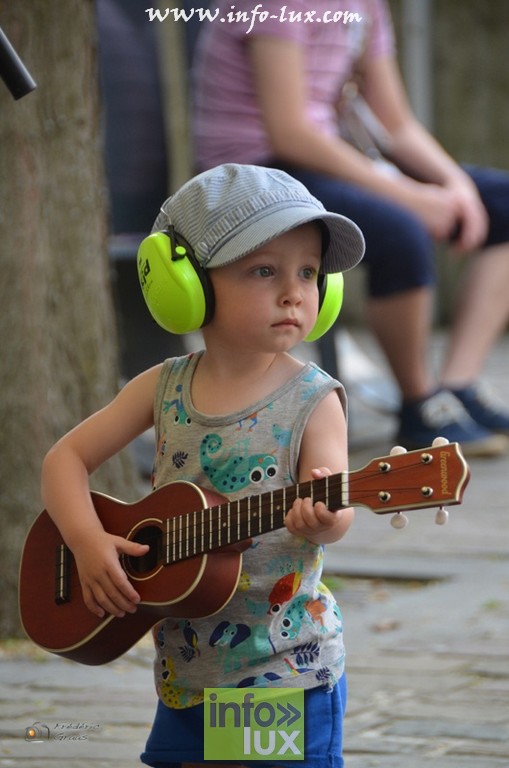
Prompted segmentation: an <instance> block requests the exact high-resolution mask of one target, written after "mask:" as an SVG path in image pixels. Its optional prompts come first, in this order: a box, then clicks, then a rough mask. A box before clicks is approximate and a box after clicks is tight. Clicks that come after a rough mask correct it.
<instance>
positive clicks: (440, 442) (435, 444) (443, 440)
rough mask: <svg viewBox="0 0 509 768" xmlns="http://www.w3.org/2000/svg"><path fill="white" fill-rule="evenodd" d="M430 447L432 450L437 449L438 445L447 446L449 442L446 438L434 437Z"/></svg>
mask: <svg viewBox="0 0 509 768" xmlns="http://www.w3.org/2000/svg"><path fill="white" fill-rule="evenodd" d="M431 445H432V446H433V448H438V447H439V446H440V445H449V440H448V439H447V438H446V437H435V439H434V440H433V442H432V443H431Z"/></svg>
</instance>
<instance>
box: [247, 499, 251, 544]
mask: <svg viewBox="0 0 509 768" xmlns="http://www.w3.org/2000/svg"><path fill="white" fill-rule="evenodd" d="M247 538H248V539H250V538H251V496H248V499H247Z"/></svg>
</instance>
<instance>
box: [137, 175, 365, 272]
mask: <svg viewBox="0 0 509 768" xmlns="http://www.w3.org/2000/svg"><path fill="white" fill-rule="evenodd" d="M316 220H319V221H321V222H323V224H324V225H325V227H326V230H327V232H328V242H324V252H323V258H322V271H323V272H326V273H332V272H344V271H345V270H347V269H351V268H352V267H354V266H355V265H356V264H358V263H359V261H360V260H361V259H362V257H363V255H364V250H365V243H364V237H363V235H362V232H361V230H360V229H359V227H358V226H357V225H356V224H354V222H353V221H351V219H348V218H347V217H346V216H341V215H340V214H339V213H330V212H329V211H327V210H326V209H325V208H324V206H323V205H322V203H321V202H320V201H319V200H317V199H316V198H315V197H313V195H311V194H310V193H309V192H308V190H307V189H306V187H305V186H304V185H303V184H301V183H300V182H299V181H297V180H296V179H294V178H292V177H291V176H290V175H289V174H287V173H285V172H284V171H280V170H277V169H274V168H266V167H263V166H255V165H239V164H235V163H227V164H225V165H219V166H217V167H215V168H212V169H211V170H208V171H205V172H204V173H200V174H199V175H198V176H195V177H194V178H192V179H191V180H190V181H188V182H186V183H185V184H184V185H183V186H182V187H181V188H180V189H179V190H178V191H177V192H176V193H175V194H174V195H172V197H170V198H168V200H166V201H165V202H164V203H163V205H162V206H161V211H160V213H159V215H158V217H157V218H156V220H155V222H154V226H153V228H152V231H153V232H157V231H162V230H164V229H166V228H167V227H168V225H171V226H173V227H174V229H175V231H176V232H178V233H179V234H180V235H181V236H182V237H183V238H184V239H185V240H186V241H187V242H188V244H189V245H190V246H191V247H192V248H193V251H194V255H195V257H196V259H197V260H198V262H199V263H200V264H201V266H202V267H204V268H205V269H212V268H213V267H221V266H224V265H226V264H230V263H231V262H233V261H237V259H240V258H242V257H243V256H247V254H249V253H251V252H252V251H254V250H256V249H257V248H260V247H261V246H262V245H264V244H265V243H267V242H269V241H270V240H272V239H273V238H275V237H278V236H279V235H282V234H284V233H285V232H288V231H289V230H290V229H293V228H294V227H298V226H300V225H301V224H306V223H307V222H310V221H316ZM325 240H327V238H325Z"/></svg>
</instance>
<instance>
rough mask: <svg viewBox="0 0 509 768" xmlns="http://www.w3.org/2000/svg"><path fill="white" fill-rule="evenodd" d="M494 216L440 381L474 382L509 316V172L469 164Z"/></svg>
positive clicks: (461, 302) (466, 284)
mask: <svg viewBox="0 0 509 768" xmlns="http://www.w3.org/2000/svg"><path fill="white" fill-rule="evenodd" d="M465 170H466V171H467V172H468V173H469V174H470V176H471V177H472V179H473V181H474V183H475V184H476V185H477V188H478V190H479V194H480V196H481V199H482V201H483V203H484V205H485V207H486V210H487V211H488V214H489V217H490V229H489V233H488V239H487V242H486V244H485V247H484V250H483V251H482V252H481V253H480V254H478V256H477V257H475V258H471V260H470V263H469V265H468V267H467V268H466V270H465V273H464V280H463V281H462V285H461V287H460V292H459V298H458V301H457V306H456V311H455V316H454V319H453V323H452V328H451V334H450V341H449V346H448V349H447V351H446V356H445V360H444V366H443V370H442V375H441V379H442V381H443V383H444V384H445V385H447V386H450V387H453V388H459V387H462V386H465V385H468V384H471V383H472V382H475V381H476V380H477V379H478V378H479V376H480V375H481V373H482V369H483V367H484V363H485V361H486V358H487V356H488V355H489V352H490V350H491V348H492V347H493V344H494V343H495V342H496V340H497V338H498V337H499V335H500V333H501V332H502V331H503V330H504V328H505V327H506V326H507V321H508V319H509V214H508V211H509V173H507V172H505V171H500V170H497V169H493V168H480V167H476V166H466V167H465Z"/></svg>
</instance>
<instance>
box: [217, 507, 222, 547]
mask: <svg viewBox="0 0 509 768" xmlns="http://www.w3.org/2000/svg"><path fill="white" fill-rule="evenodd" d="M221 541H222V531H221V505H219V507H218V508H217V545H218V546H219V547H220V546H221Z"/></svg>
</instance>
